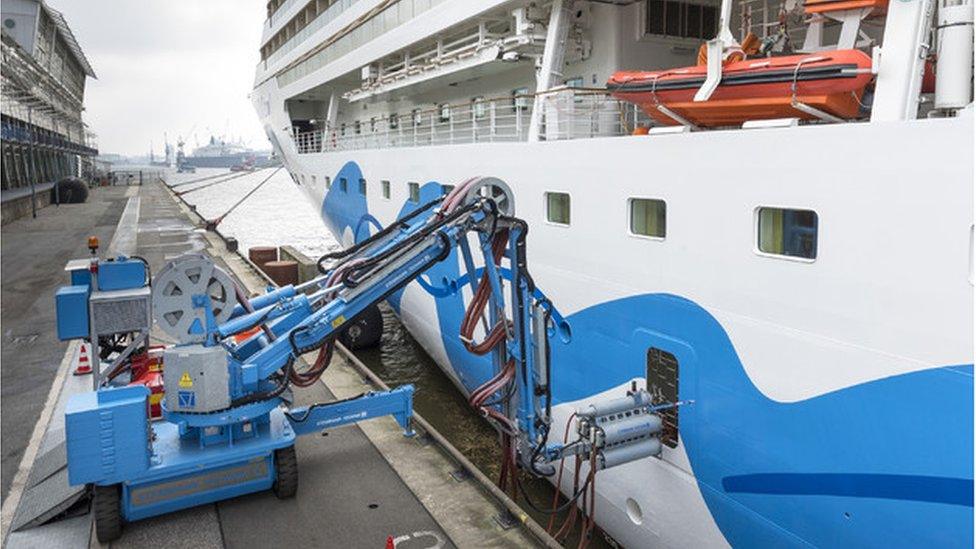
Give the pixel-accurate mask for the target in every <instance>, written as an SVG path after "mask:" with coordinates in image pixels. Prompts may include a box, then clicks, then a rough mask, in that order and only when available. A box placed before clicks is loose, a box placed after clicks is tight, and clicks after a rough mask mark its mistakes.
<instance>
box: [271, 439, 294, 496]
mask: <svg viewBox="0 0 976 549" xmlns="http://www.w3.org/2000/svg"><path fill="white" fill-rule="evenodd" d="M274 461H275V470H276V472H277V474H276V475H275V480H274V485H273V486H272V487H271V490H272V491H273V492H274V495H275V496H277V497H278V499H288V498H293V497H295V493H296V492H298V456H296V455H295V447H294V446H288V447H287V448H280V449H278V450H275V453H274Z"/></svg>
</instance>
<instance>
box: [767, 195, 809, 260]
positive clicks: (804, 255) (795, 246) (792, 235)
mask: <svg viewBox="0 0 976 549" xmlns="http://www.w3.org/2000/svg"><path fill="white" fill-rule="evenodd" d="M756 215H757V216H758V218H759V219H758V223H757V224H756V225H757V227H758V231H759V235H758V244H759V251H760V252H763V253H767V254H775V255H784V256H787V257H797V258H801V259H816V258H817V229H818V224H819V220H818V217H817V212H815V211H813V210H791V209H788V208H759V209H758V210H757V214H756Z"/></svg>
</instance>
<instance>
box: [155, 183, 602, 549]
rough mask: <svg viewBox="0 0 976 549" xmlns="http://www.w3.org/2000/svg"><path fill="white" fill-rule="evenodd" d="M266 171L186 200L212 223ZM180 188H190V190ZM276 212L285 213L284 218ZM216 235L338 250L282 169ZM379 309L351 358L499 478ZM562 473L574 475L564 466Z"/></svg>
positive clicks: (459, 408)
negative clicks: (406, 392)
mask: <svg viewBox="0 0 976 549" xmlns="http://www.w3.org/2000/svg"><path fill="white" fill-rule="evenodd" d="M225 171H226V170H219V169H198V170H197V171H196V173H194V174H171V176H170V177H169V182H170V184H171V185H178V184H179V183H180V182H181V181H190V180H193V179H199V178H202V177H206V176H208V175H216V174H219V173H221V172H225ZM271 171H273V169H271V170H259V171H257V172H255V173H253V174H249V175H246V176H243V177H239V178H236V179H234V180H233V181H229V182H227V183H226V184H219V185H214V186H212V187H208V188H203V189H201V190H200V191H195V192H193V193H190V194H187V195H185V196H184V198H185V199H186V200H187V202H189V203H190V204H193V205H194V206H196V208H197V211H198V212H199V213H200V214H201V215H202V216H203V217H204V218H207V219H213V218H215V217H217V216H219V215H221V214H223V213H224V212H225V211H227V209H228V208H230V207H231V206H232V205H233V204H234V203H236V202H237V201H238V200H240V198H241V197H243V196H244V195H245V194H247V192H249V191H250V190H251V189H253V188H254V187H255V186H256V185H258V184H259V183H260V182H261V181H263V180H264V179H265V178H266V177H268V175H269V174H270V173H271ZM205 184H206V182H202V183H201V184H200V185H201V186H203V185H205ZM186 187H187V188H194V187H195V185H187V186H186ZM177 190H185V189H184V188H178V189H177ZM282 212H288V214H287V215H282ZM220 230H221V232H222V233H223V234H225V235H227V236H232V237H234V238H236V239H237V240H238V242H239V243H240V248H241V250H247V249H248V248H251V247H254V246H284V245H291V246H294V247H295V248H297V249H298V250H299V251H301V252H302V253H304V254H306V255H307V256H308V257H310V258H318V257H319V256H321V255H322V254H325V253H327V252H329V251H335V250H337V249H339V244H338V243H337V242H336V240H335V239H334V238H333V237H332V234H331V233H330V232H329V231H328V229H326V227H325V225H324V224H323V223H322V220H321V218H320V217H319V216H318V212H316V211H315V210H314V208H313V206H312V205H311V203H310V202H309V201H308V200H307V199H306V198H305V196H304V194H303V193H302V191H301V190H300V189H299V187H298V186H297V185H296V184H295V183H294V181H292V179H291V177H290V176H289V175H288V173H287V172H286V171H285V170H284V169H282V170H279V171H278V172H277V173H275V174H274V175H273V176H271V179H270V180H269V181H268V182H267V183H266V184H264V185H263V186H262V187H261V188H260V189H259V190H258V191H257V192H255V193H254V195H253V196H251V197H250V198H248V199H247V200H246V201H245V202H244V203H243V204H241V205H240V207H238V208H237V209H236V210H234V212H233V213H232V214H231V215H229V216H228V217H227V218H226V219H225V220H224V221H223V222H222V223H221V225H220ZM381 309H382V311H383V324H384V326H383V328H384V329H383V338H382V340H381V342H380V345H379V346H378V347H376V348H373V349H366V350H360V351H357V352H356V356H357V357H358V358H359V359H360V360H362V361H363V362H364V363H365V364H366V365H367V366H368V367H369V369H370V370H372V371H373V372H375V373H376V374H377V375H378V376H379V377H380V378H382V379H383V381H384V382H386V383H387V384H388V385H390V386H393V387H395V386H398V385H402V384H405V383H412V384H414V385H415V386H416V388H417V393H416V395H415V397H414V408H415V409H416V411H417V412H419V413H420V414H421V415H422V416H424V418H426V419H427V420H428V421H429V422H430V423H431V424H432V425H433V426H434V427H435V428H436V429H437V430H438V431H439V432H440V433H441V434H443V435H444V436H445V437H447V438H448V440H450V441H451V443H452V444H453V445H454V446H455V447H456V448H457V449H458V450H460V451H461V452H462V453H463V454H464V455H465V456H467V458H468V459H469V460H471V461H472V462H473V463H474V464H475V465H476V466H477V467H478V468H479V469H481V471H482V472H484V473H485V474H486V475H487V476H488V477H489V478H492V479H497V478H498V474H499V449H498V441H497V436H496V433H495V431H494V430H493V429H492V428H491V427H490V426H489V425H488V423H487V422H486V421H485V420H483V419H482V418H481V417H479V416H478V414H476V413H475V412H474V410H473V409H472V408H471V407H470V406H469V404H468V402H467V399H466V398H465V397H464V396H463V395H462V394H461V392H460V391H459V390H458V389H457V387H456V386H455V385H454V384H453V383H452V382H451V380H450V379H449V378H448V377H447V376H446V375H445V374H444V373H443V372H442V371H441V370H440V368H439V367H438V366H437V365H436V364H435V363H434V361H433V360H432V359H431V358H430V357H429V356H428V355H427V353H426V352H425V351H424V350H423V348H422V347H421V346H420V344H419V343H417V342H416V341H415V340H414V339H413V338H412V337H411V336H410V334H409V333H408V332H407V331H406V329H404V328H403V326H402V325H401V324H400V322H399V321H398V320H397V318H396V315H394V314H393V312H392V310H391V309H390V308H389V307H386V306H383V307H382V308H381ZM326 375H328V374H326ZM566 469H567V471H571V470H572V465H571V463H570V462H569V461H567V463H566ZM567 474H568V473H567ZM524 487H525V489H526V491H528V493H529V496H530V497H531V498H532V500H533V502H534V503H535V504H536V506H539V507H541V508H543V509H547V508H549V507H550V505H551V503H552V498H553V495H554V489H553V488H552V486H551V485H550V484H549V483H548V482H546V481H543V480H536V479H527V481H526V482H525V483H524ZM518 502H519V504H520V505H521V506H522V508H523V509H524V510H525V511H526V512H527V513H528V514H530V515H531V516H532V517H533V518H534V519H535V520H536V521H537V522H538V523H539V524H541V525H542V526H543V527H545V526H546V525H547V524H548V523H549V515H548V514H545V513H542V512H539V511H537V510H535V509H533V508H532V507H531V506H530V505H527V504H526V502H525V498H524V497H521V496H520V497H519V499H518ZM564 516H565V514H560V515H558V519H559V520H557V521H556V524H557V525H558V524H559V523H560V522H561V519H562V518H563V517H564ZM577 539H578V538H577V537H576V535H575V533H574V534H573V535H571V536H570V538H569V539H568V540H567V546H575V544H576V540H577ZM611 546H612V545H610V543H608V542H607V541H606V540H605V539H604V538H603V535H602V534H599V533H595V534H594V537H593V539H592V540H591V541H590V544H589V547H611Z"/></svg>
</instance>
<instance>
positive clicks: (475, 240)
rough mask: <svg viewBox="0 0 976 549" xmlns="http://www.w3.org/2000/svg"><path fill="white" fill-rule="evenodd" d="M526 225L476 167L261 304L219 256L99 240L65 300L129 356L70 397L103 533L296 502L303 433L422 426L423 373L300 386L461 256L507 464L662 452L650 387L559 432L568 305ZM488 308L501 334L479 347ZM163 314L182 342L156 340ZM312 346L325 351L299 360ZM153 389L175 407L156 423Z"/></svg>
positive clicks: (485, 388) (484, 394)
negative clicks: (267, 502)
mask: <svg viewBox="0 0 976 549" xmlns="http://www.w3.org/2000/svg"><path fill="white" fill-rule="evenodd" d="M526 233H527V225H526V223H525V222H524V221H523V220H521V219H519V218H517V217H515V215H514V200H513V194H512V192H511V190H510V189H509V188H508V186H507V185H506V184H505V183H504V182H502V181H501V180H499V179H496V178H472V179H469V180H467V181H464V182H463V183H461V184H459V185H457V186H456V187H455V188H453V189H452V190H450V192H448V193H446V194H445V195H443V196H441V197H439V198H438V199H436V200H433V201H431V202H429V203H427V204H423V205H419V206H418V207H417V208H416V209H415V210H413V211H412V212H410V213H408V214H407V215H405V216H403V217H401V218H400V219H398V220H397V221H396V222H394V223H392V224H391V225H389V226H387V227H386V228H383V229H382V230H380V231H379V232H377V233H375V234H373V235H372V236H371V237H369V238H367V239H365V240H363V241H361V242H359V243H358V244H356V245H354V246H352V247H350V248H348V249H346V250H344V251H341V252H338V253H335V254H331V255H327V256H324V257H323V258H322V259H321V260H320V261H319V266H320V270H321V271H322V275H321V276H319V277H317V278H315V279H313V280H311V281H309V282H306V283H303V284H300V285H289V286H284V287H280V288H269V289H268V291H267V293H265V294H263V295H259V296H257V297H251V298H249V297H247V296H246V295H245V294H244V292H243V290H242V289H241V288H240V287H239V286H238V285H237V284H236V283H235V282H234V281H233V280H232V279H231V278H230V276H228V275H227V274H226V273H224V271H223V270H221V269H220V268H219V267H218V266H217V265H215V264H214V263H213V261H212V260H211V259H209V258H208V257H206V256H204V255H201V254H189V255H185V256H182V257H180V258H177V259H175V260H173V261H170V262H169V263H167V264H166V265H165V266H164V267H163V268H162V269H161V271H160V272H159V273H157V274H156V275H155V276H150V273H149V268H148V264H147V263H146V262H145V261H144V260H141V259H139V258H127V257H117V258H113V259H100V258H99V257H98V255H97V250H98V243H97V241H95V240H92V241H90V243H89V248H90V250H91V257H89V258H87V259H81V260H73V261H72V262H70V263H69V265H68V268H67V270H68V271H69V273H70V278H71V284H70V285H68V286H64V287H62V288H60V289H59V290H58V292H57V296H56V302H57V303H56V305H57V324H58V326H57V327H58V335H59V337H60V338H61V339H62V340H69V339H88V340H90V341H91V342H93V344H98V345H99V346H100V347H102V348H103V349H104V348H109V349H110V350H111V351H113V352H114V353H115V357H114V359H113V360H112V361H111V363H110V364H109V365H108V366H107V367H106V368H105V369H104V373H103V369H102V368H101V367H100V366H99V363H98V355H99V353H98V352H95V353H93V354H94V355H95V368H94V370H95V372H94V376H93V378H94V381H93V386H94V390H93V391H91V392H87V393H82V394H77V395H74V396H73V397H71V399H70V400H69V402H68V404H67V406H66V410H65V424H66V431H67V433H66V434H67V453H68V474H69V481H70V483H71V484H72V485H78V484H91V485H92V486H93V498H94V505H93V508H94V514H95V525H96V534H97V536H98V539H99V540H100V541H103V542H105V541H109V540H111V539H115V538H117V537H118V536H119V535H120V534H121V531H122V525H123V523H124V522H125V521H134V520H139V519H143V518H147V517H151V516H156V515H160V514H163V513H168V512H172V511H176V510H179V509H184V508H187V507H191V506H195V505H200V504H204V503H210V502H215V501H219V500H222V499H226V498H230V497H234V496H238V495H242V494H246V493H250V492H256V491H262V490H267V489H272V490H273V491H274V493H275V495H277V496H278V497H279V498H288V497H291V496H293V495H294V494H295V493H296V491H297V488H298V466H297V459H296V454H295V447H294V443H295V439H296V437H297V436H300V435H305V434H310V433H318V432H321V431H322V430H324V429H326V428H334V427H337V426H340V425H345V424H350V423H356V422H358V421H362V420H365V419H370V418H374V417H379V416H385V415H391V416H393V417H394V418H395V419H396V421H397V422H398V423H399V425H400V426H401V427H402V429H403V432H404V434H405V435H407V436H410V435H411V434H412V433H413V431H412V429H411V417H412V404H413V392H414V388H413V386H412V385H404V386H401V387H398V388H395V389H392V390H390V391H378V392H369V393H365V394H363V395H361V396H359V397H356V398H352V399H347V400H342V401H338V402H329V403H321V404H314V405H311V406H303V407H293V406H292V405H291V390H292V388H293V387H307V386H309V385H311V384H313V383H316V382H317V381H318V379H319V378H320V376H321V375H322V374H323V372H324V371H325V370H326V368H327V367H328V364H329V360H330V359H331V356H332V353H333V350H334V348H335V345H336V343H335V341H336V338H337V337H338V336H339V334H340V333H341V331H342V329H343V327H344V326H347V325H349V323H350V322H352V321H354V320H355V319H356V318H357V315H360V314H361V313H362V312H363V311H365V310H366V309H367V308H368V307H370V306H372V305H374V304H376V303H378V302H380V301H382V300H384V299H386V298H387V297H389V296H390V295H391V294H393V293H394V292H396V291H398V290H400V289H402V288H404V287H405V286H406V285H407V284H409V283H410V282H412V281H415V280H417V279H418V278H421V277H423V276H424V273H425V272H426V271H427V270H428V269H429V268H430V267H431V266H433V265H435V264H436V263H438V262H441V261H445V260H446V259H448V258H449V257H450V258H452V260H457V261H459V262H461V263H463V266H464V271H466V274H464V275H462V276H460V277H459V278H458V279H456V280H444V281H443V285H444V288H443V289H444V291H449V292H460V291H461V288H462V287H463V286H464V285H466V284H471V286H472V295H473V298H472V300H471V304H470V305H469V306H468V310H467V313H466V315H465V320H464V323H463V324H462V327H461V337H462V340H463V341H464V342H465V345H466V346H467V347H468V349H469V350H470V351H471V352H475V353H478V354H490V355H491V360H492V363H493V366H494V370H493V371H494V375H493V377H491V378H490V379H488V380H487V381H485V383H484V384H483V385H482V386H481V387H479V388H478V389H476V390H475V391H472V393H471V402H472V404H473V405H475V406H476V407H478V408H479V409H480V411H481V412H482V413H483V415H484V416H485V417H486V418H488V419H489V421H491V422H492V423H493V425H494V426H495V427H496V428H497V429H498V430H499V431H500V433H501V435H502V440H503V444H504V445H505V447H506V448H507V450H506V451H507V455H509V456H511V459H510V461H506V464H507V465H510V466H512V467H515V468H517V469H521V470H524V471H528V472H529V473H530V474H532V475H536V476H549V475H552V474H554V470H555V468H554V467H553V465H552V464H553V463H554V462H556V461H558V460H561V459H563V458H565V457H567V456H580V457H585V458H586V459H588V460H589V463H590V468H591V469H592V470H594V471H595V470H600V469H605V468H609V467H614V466H616V465H620V464H622V463H627V462H630V461H633V460H635V459H640V458H643V457H647V456H650V455H656V454H658V453H660V450H661V443H660V440H659V439H658V434H659V432H660V431H661V418H660V416H659V415H658V414H657V412H658V411H659V410H660V409H661V408H663V406H661V405H658V406H652V404H651V396H650V395H649V394H648V393H647V391H646V390H643V389H640V390H638V389H637V388H636V387H632V390H631V391H629V392H628V393H627V394H626V395H622V396H621V397H620V398H616V399H612V400H608V401H602V402H600V403H598V404H594V405H590V406H588V407H587V408H586V409H582V410H577V412H576V417H577V435H578V436H577V439H576V440H574V441H572V442H569V443H565V444H562V443H550V442H549V437H548V433H549V430H550V424H551V422H552V418H551V415H550V409H551V405H552V385H551V381H552V378H553V376H558V375H559V373H558V371H552V368H551V365H550V363H549V352H548V348H549V347H548V337H549V334H550V332H551V331H553V330H554V329H555V327H554V324H555V320H554V318H556V319H558V318H559V317H558V313H557V312H556V311H555V309H554V307H553V305H552V303H551V302H550V301H549V300H548V298H546V297H545V295H544V294H543V293H542V292H541V291H540V290H539V289H538V288H536V286H535V284H534V282H533V280H532V277H531V276H530V274H529V271H528V262H527V247H526ZM454 250H458V251H459V252H460V253H459V254H457V255H452V251H454ZM477 252H480V257H481V259H482V261H481V262H480V265H481V266H480V267H476V265H475V254H476V253H477ZM506 293H507V298H508V299H506ZM486 307H487V313H488V315H487V316H488V323H489V324H483V325H484V326H485V339H484V340H483V341H481V342H480V343H476V342H475V341H473V339H474V328H475V326H477V325H478V324H479V321H481V322H483V321H484V320H483V319H484V313H485V308H486ZM554 315H556V316H555V317H554ZM153 325H155V326H156V327H158V328H160V329H162V330H163V331H164V332H166V333H167V334H168V335H170V336H172V337H174V338H175V339H176V340H177V341H178V343H177V344H175V345H172V346H169V347H165V348H161V347H159V346H152V345H150V344H149V330H150V329H151V327H152V326H153ZM313 351H317V352H318V355H317V358H316V359H315V361H314V362H313V363H312V364H311V365H310V366H308V367H303V366H300V358H301V357H302V356H303V355H305V354H307V353H310V352H313ZM147 362H148V363H156V364H158V365H160V366H159V368H158V370H159V371H160V372H161V377H162V387H156V386H154V387H150V386H149V385H150V384H146V383H140V382H132V381H131V379H132V378H133V377H134V375H133V374H134V370H135V369H136V368H137V367H139V368H141V367H142V366H140V365H145V364H146V363H147ZM127 371H129V373H130V376H128V378H129V380H130V381H129V382H128V383H127V382H126V376H123V375H122V374H123V373H125V372H127ZM140 379H141V378H140ZM157 385H158V384H157ZM160 389H162V390H161V391H160ZM157 391H158V392H157ZM160 392H161V393H162V394H159V393H160ZM151 395H155V397H154V398H155V399H156V401H158V402H159V403H160V406H159V408H160V409H161V416H162V417H161V418H159V419H157V420H156V421H152V418H151V417H150V412H149V410H150V406H149V402H150V398H151ZM676 404H677V403H675V404H674V405H676ZM516 473H517V471H511V475H513V476H514V475H515V474H516Z"/></svg>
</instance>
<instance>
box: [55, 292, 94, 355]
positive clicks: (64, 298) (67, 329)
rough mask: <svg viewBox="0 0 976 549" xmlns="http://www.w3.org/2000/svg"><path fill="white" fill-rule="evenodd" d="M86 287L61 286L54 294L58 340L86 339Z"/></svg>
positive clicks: (87, 334) (87, 333) (87, 332)
mask: <svg viewBox="0 0 976 549" xmlns="http://www.w3.org/2000/svg"><path fill="white" fill-rule="evenodd" d="M88 288H89V287H88V286H87V285H82V286H61V287H60V288H58V291H57V292H56V293H55V294H54V307H55V312H56V313H57V320H58V339H60V340H61V341H68V340H69V339H80V338H85V337H88V336H89V335H90V334H89V331H88Z"/></svg>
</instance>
